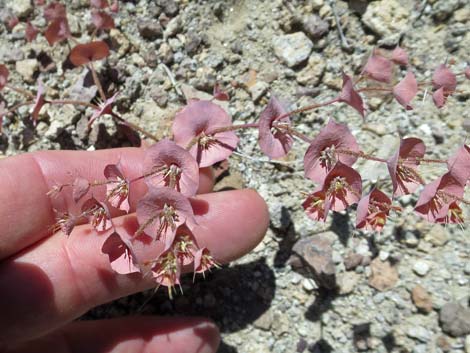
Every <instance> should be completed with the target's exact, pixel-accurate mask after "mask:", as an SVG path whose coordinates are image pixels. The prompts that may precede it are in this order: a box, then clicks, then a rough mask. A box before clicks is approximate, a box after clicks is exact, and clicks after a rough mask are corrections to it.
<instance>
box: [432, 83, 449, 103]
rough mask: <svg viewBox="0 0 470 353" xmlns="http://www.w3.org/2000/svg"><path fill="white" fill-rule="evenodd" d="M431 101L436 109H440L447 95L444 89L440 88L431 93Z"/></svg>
mask: <svg viewBox="0 0 470 353" xmlns="http://www.w3.org/2000/svg"><path fill="white" fill-rule="evenodd" d="M432 101H433V102H434V105H435V106H436V107H437V108H442V107H443V106H444V105H445V104H446V101H447V95H446V94H445V89H444V87H441V88H439V89H437V90H435V91H434V92H433V94H432Z"/></svg>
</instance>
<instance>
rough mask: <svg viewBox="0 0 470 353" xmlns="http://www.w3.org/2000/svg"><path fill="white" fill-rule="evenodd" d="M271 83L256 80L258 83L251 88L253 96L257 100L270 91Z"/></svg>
mask: <svg viewBox="0 0 470 353" xmlns="http://www.w3.org/2000/svg"><path fill="white" fill-rule="evenodd" d="M268 88H269V85H268V84H267V83H266V82H264V81H256V83H255V84H254V85H253V86H251V87H250V88H249V91H250V94H251V98H252V99H253V101H254V102H257V101H258V100H259V99H261V97H263V96H264V95H265V94H266V92H267V91H268Z"/></svg>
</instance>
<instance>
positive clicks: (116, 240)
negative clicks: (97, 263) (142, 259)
mask: <svg viewBox="0 0 470 353" xmlns="http://www.w3.org/2000/svg"><path fill="white" fill-rule="evenodd" d="M101 252H102V253H103V254H105V255H108V259H109V263H110V265H111V268H112V269H113V270H114V272H116V273H119V274H122V275H127V274H129V273H135V272H140V269H139V267H138V263H137V259H136V255H135V254H134V252H133V250H132V243H131V239H127V238H126V237H125V236H121V235H120V234H118V233H117V232H113V233H111V234H110V235H109V236H108V238H106V240H105V242H104V243H103V246H102V247H101Z"/></svg>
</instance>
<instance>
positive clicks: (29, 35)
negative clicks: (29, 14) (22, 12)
mask: <svg viewBox="0 0 470 353" xmlns="http://www.w3.org/2000/svg"><path fill="white" fill-rule="evenodd" d="M38 33H39V30H38V29H37V28H36V27H34V26H33V25H32V24H31V22H29V21H28V22H27V23H26V29H25V37H26V40H27V41H28V42H32V41H33V40H34V39H36V37H37V35H38Z"/></svg>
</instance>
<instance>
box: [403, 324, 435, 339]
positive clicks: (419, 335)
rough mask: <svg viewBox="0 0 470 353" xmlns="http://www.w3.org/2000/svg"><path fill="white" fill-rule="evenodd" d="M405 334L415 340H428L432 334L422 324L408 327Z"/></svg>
mask: <svg viewBox="0 0 470 353" xmlns="http://www.w3.org/2000/svg"><path fill="white" fill-rule="evenodd" d="M406 334H407V336H408V337H411V338H416V339H417V340H419V341H421V342H427V341H429V340H430V339H431V336H432V334H431V332H429V331H428V330H426V329H425V328H424V327H422V326H413V327H410V328H409V329H408V330H407V331H406Z"/></svg>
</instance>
